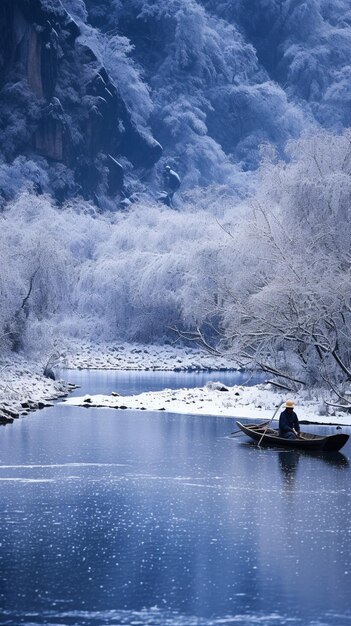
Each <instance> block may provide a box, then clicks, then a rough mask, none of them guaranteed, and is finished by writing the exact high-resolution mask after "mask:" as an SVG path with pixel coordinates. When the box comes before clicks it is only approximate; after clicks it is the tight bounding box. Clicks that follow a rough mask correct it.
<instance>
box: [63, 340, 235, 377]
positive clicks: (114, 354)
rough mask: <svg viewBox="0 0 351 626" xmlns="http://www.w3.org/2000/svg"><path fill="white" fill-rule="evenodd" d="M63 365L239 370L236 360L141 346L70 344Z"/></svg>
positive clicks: (174, 347)
mask: <svg viewBox="0 0 351 626" xmlns="http://www.w3.org/2000/svg"><path fill="white" fill-rule="evenodd" d="M62 363H64V365H65V367H67V368H68V369H101V370H102V369H104V370H106V369H110V370H138V371H141V370H143V371H163V372H167V371H203V370H207V371H208V370H218V371H221V370H229V369H237V365H236V363H234V362H233V360H231V359H229V358H225V357H216V356H212V355H211V354H208V353H207V352H204V351H201V350H199V349H196V348H189V347H183V346H180V345H178V344H175V345H170V344H169V345H163V346H160V345H152V344H149V345H141V344H137V343H115V344H111V343H107V342H98V343H95V344H91V343H87V342H79V343H77V344H75V343H74V342H70V344H69V346H67V349H66V350H65V356H64V358H62Z"/></svg>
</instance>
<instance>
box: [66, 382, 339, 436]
mask: <svg viewBox="0 0 351 626" xmlns="http://www.w3.org/2000/svg"><path fill="white" fill-rule="evenodd" d="M285 400H286V397H285V396H282V395H281V394H278V393H277V392H276V391H275V390H274V389H272V388H271V385H269V384H268V385H262V384H260V385H255V386H252V387H244V386H241V385H237V386H234V387H227V386H226V385H223V384H222V383H220V382H218V383H214V382H209V383H207V385H205V386H204V387H199V388H195V389H176V390H174V389H164V390H163V391H156V392H146V393H141V394H139V395H134V396H121V395H119V394H118V392H117V391H116V392H114V393H112V394H111V395H109V396H105V395H91V396H89V395H86V396H81V397H74V398H68V399H67V400H65V403H67V404H69V405H71V406H84V407H89V406H91V407H93V406H94V407H104V408H112V409H139V410H141V411H143V410H148V411H167V412H170V413H183V414H184V413H186V414H190V415H207V416H210V415H217V416H222V417H234V418H248V419H252V420H254V421H255V420H261V419H263V420H266V419H271V418H272V416H273V415H274V413H275V411H276V409H278V410H277V412H276V419H278V418H279V412H280V411H279V408H280V407H281V405H282V404H283V402H284V401H285ZM295 400H296V412H297V414H298V417H299V419H300V421H301V422H302V423H310V424H325V425H339V426H349V425H351V416H350V415H349V414H348V413H347V412H341V411H335V410H334V409H331V408H329V409H328V408H327V406H326V405H325V404H324V403H323V402H318V401H317V400H309V399H307V398H303V397H299V398H296V399H295Z"/></svg>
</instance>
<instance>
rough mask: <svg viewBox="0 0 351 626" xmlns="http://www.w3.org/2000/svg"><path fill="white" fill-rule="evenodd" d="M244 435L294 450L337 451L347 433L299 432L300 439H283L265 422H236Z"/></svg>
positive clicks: (262, 444) (342, 444) (267, 443)
mask: <svg viewBox="0 0 351 626" xmlns="http://www.w3.org/2000/svg"><path fill="white" fill-rule="evenodd" d="M237 425H238V426H239V428H240V430H242V432H243V433H245V435H247V436H248V437H250V438H251V439H253V440H254V441H257V442H260V445H261V446H276V447H279V448H282V447H283V448H294V449H295V450H319V451H323V452H337V451H338V450H341V448H342V447H343V446H344V445H345V443H346V442H347V441H348V439H349V435H346V434H344V433H342V434H337V435H328V436H325V437H324V436H322V435H314V434H311V433H304V432H301V439H285V438H284V437H279V433H278V431H277V430H274V429H271V428H267V424H242V423H241V422H237Z"/></svg>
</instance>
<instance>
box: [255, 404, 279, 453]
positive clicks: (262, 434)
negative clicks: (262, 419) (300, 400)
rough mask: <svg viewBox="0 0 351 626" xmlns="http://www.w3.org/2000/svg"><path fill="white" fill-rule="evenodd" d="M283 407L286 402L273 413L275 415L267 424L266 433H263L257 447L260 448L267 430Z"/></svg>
mask: <svg viewBox="0 0 351 626" xmlns="http://www.w3.org/2000/svg"><path fill="white" fill-rule="evenodd" d="M283 405H284V402H282V404H278V406H277V408H276V410H275V411H274V413H273V415H272V417H271V419H270V420H269V422H267V426H266V428H265V429H264V431H263V433H262V437H261V439H260V440H259V442H258V444H257V445H258V447H260V444H261V441H262V439H263V437H264V436H265V434H266V432H267V430H268V427H269V425H270V424H271V423H272V422H273V420H274V418H275V416H276V414H277V413H278V411H279V409H281V408H282V407H283Z"/></svg>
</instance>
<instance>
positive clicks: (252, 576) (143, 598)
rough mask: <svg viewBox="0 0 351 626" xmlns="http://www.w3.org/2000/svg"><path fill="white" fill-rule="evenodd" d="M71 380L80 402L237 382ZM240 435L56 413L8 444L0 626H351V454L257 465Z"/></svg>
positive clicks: (269, 458)
mask: <svg viewBox="0 0 351 626" xmlns="http://www.w3.org/2000/svg"><path fill="white" fill-rule="evenodd" d="M66 375H67V376H68V378H69V379H70V380H71V381H72V382H77V383H79V384H81V389H79V390H78V391H77V392H76V393H78V394H79V395H81V394H82V393H111V391H119V392H120V393H136V392H140V391H145V390H148V389H161V388H164V387H177V386H179V387H184V386H195V385H202V384H204V382H205V381H206V380H207V379H209V378H210V379H212V380H221V381H222V382H226V383H229V384H230V383H232V384H234V383H236V382H243V381H242V380H241V379H238V378H237V377H238V376H240V375H239V374H233V373H231V374H230V373H227V374H224V373H211V374H199V375H196V374H181V373H176V374H175V373H168V374H162V373H151V372H146V373H138V372H128V373H124V372H94V371H90V372H69V373H67V374H66ZM249 382H250V381H249ZM234 429H235V421H234V420H232V419H226V418H215V417H203V416H202V417H196V416H186V415H175V414H170V413H165V412H162V413H156V412H155V413H152V412H148V411H143V412H140V411H139V412H137V411H131V410H127V411H123V410H113V409H97V408H89V409H85V408H80V407H68V406H64V405H63V404H60V403H57V404H55V406H54V407H52V408H47V409H44V410H42V411H37V412H35V413H32V414H31V415H29V416H28V417H26V418H24V419H20V420H16V421H15V422H14V423H13V424H12V425H11V426H6V427H3V428H1V430H0V494H1V535H0V624H7V625H9V626H18V625H20V624H25V625H26V626H38V625H42V624H47V625H51V626H57V625H67V626H73V625H74V626H85V625H86V626H118V625H130V626H132V625H133V626H134V625H141V626H212V625H219V624H220V625H222V626H223V625H225V626H229V625H232V624H239V625H240V626H249V625H250V626H251V625H256V624H259V625H260V626H276V625H277V626H278V625H279V626H281V625H285V624H286V625H287V626H295V625H300V626H306V625H310V626H312V625H313V626H346V625H347V624H349V623H351V600H350V588H351V550H350V548H351V545H350V544H351V527H350V519H351V480H350V478H351V476H350V473H351V471H350V465H349V459H350V458H351V445H350V443H348V444H347V446H345V448H344V449H343V450H342V453H343V454H340V453H338V454H336V455H329V456H328V455H324V456H323V455H318V456H315V455H310V454H306V453H305V454H304V453H296V452H294V451H278V450H273V449H272V450H271V449H262V450H259V449H257V447H255V446H254V445H251V444H249V443H248V442H247V441H246V439H245V436H239V437H238V438H233V437H232V438H231V437H230V436H229V435H230V433H231V431H233V430H234ZM311 430H312V427H311ZM314 430H315V431H316V432H332V431H334V429H331V428H329V429H328V427H323V428H318V427H314ZM345 430H347V429H345ZM348 431H349V432H350V429H348Z"/></svg>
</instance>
